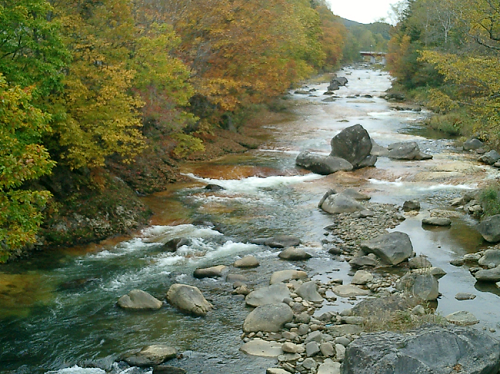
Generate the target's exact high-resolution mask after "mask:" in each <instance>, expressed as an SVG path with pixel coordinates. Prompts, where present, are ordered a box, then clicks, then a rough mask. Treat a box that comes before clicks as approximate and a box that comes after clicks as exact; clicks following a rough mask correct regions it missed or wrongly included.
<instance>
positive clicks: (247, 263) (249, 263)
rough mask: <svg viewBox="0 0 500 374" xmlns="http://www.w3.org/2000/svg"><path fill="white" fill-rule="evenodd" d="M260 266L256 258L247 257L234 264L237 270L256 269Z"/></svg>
mask: <svg viewBox="0 0 500 374" xmlns="http://www.w3.org/2000/svg"><path fill="white" fill-rule="evenodd" d="M259 265H260V263H259V260H257V258H256V257H255V256H245V257H243V258H240V259H239V260H236V261H235V262H234V267H237V268H255V267H257V266H259Z"/></svg>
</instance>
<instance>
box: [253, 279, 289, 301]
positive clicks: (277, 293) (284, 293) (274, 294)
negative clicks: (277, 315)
mask: <svg viewBox="0 0 500 374" xmlns="http://www.w3.org/2000/svg"><path fill="white" fill-rule="evenodd" d="M287 297H290V290H289V289H288V287H287V286H286V284H284V283H276V284H272V285H270V286H269V287H263V288H259V289H258V290H255V291H252V292H250V293H249V294H248V295H247V297H246V298H245V302H246V303H247V305H250V306H260V305H265V304H277V303H281V302H282V301H283V299H285V298H287Z"/></svg>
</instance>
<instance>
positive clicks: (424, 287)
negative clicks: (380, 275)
mask: <svg viewBox="0 0 500 374" xmlns="http://www.w3.org/2000/svg"><path fill="white" fill-rule="evenodd" d="M396 289H398V290H400V291H405V292H408V293H410V294H411V295H414V296H416V297H418V298H420V299H422V300H425V301H431V300H436V299H437V298H438V296H439V284H438V281H437V279H436V278H435V277H434V276H432V275H431V274H430V273H428V274H416V273H407V274H405V275H404V276H403V277H402V278H401V279H400V280H399V282H398V283H397V284H396Z"/></svg>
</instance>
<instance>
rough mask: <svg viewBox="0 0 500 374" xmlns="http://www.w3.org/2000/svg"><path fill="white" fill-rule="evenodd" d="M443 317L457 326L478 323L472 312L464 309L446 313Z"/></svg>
mask: <svg viewBox="0 0 500 374" xmlns="http://www.w3.org/2000/svg"><path fill="white" fill-rule="evenodd" d="M445 318H446V320H447V321H448V322H450V323H453V324H455V325H459V326H470V325H475V324H476V323H479V320H478V319H477V318H476V316H474V314H472V313H470V312H467V311H464V310H461V311H459V312H454V313H451V314H448V315H447V316H446V317H445Z"/></svg>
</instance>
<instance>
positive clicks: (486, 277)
mask: <svg viewBox="0 0 500 374" xmlns="http://www.w3.org/2000/svg"><path fill="white" fill-rule="evenodd" d="M474 277H475V278H476V279H477V280H478V281H480V282H498V281H500V266H497V267H494V268H493V269H483V270H479V271H477V272H475V273H474Z"/></svg>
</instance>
